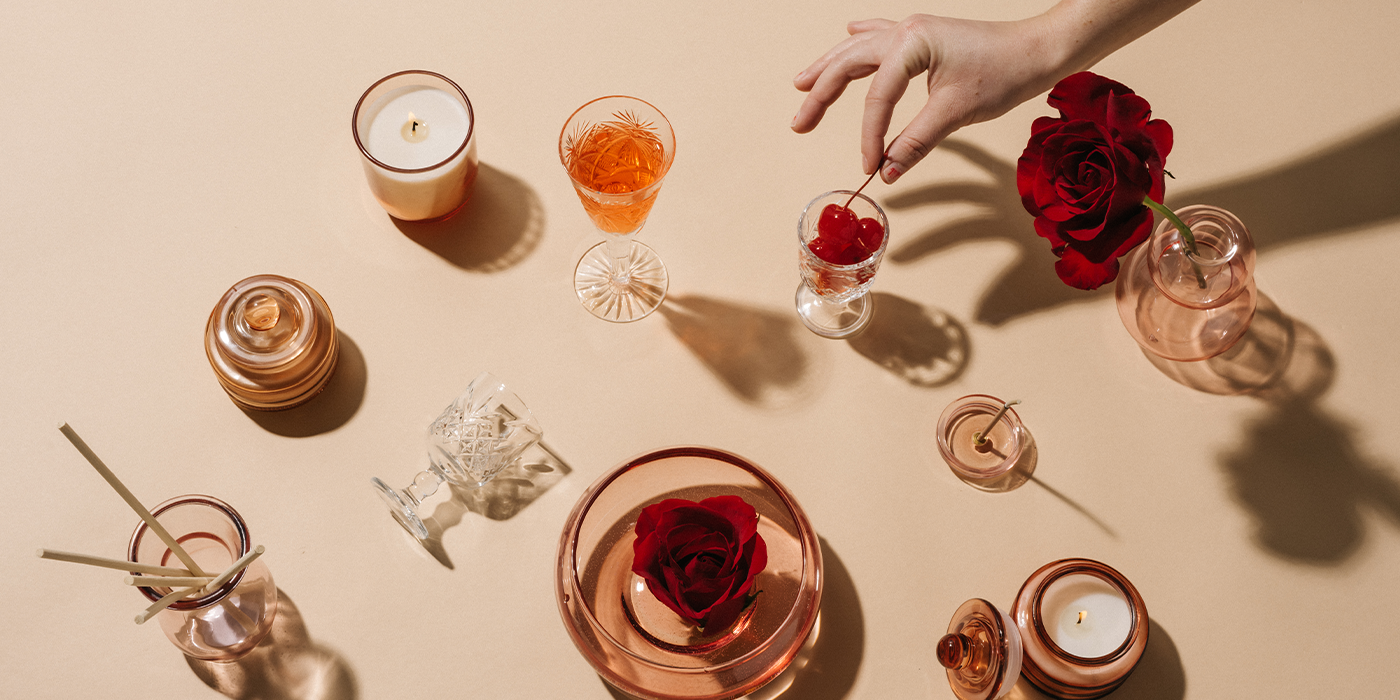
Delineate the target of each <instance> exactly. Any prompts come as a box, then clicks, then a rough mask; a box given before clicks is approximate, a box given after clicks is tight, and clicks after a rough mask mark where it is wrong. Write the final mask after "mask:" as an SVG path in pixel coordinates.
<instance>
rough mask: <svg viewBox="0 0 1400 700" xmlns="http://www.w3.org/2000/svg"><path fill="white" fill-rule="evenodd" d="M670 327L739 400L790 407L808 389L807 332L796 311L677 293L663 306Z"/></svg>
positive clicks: (661, 307) (663, 313) (667, 299)
mask: <svg viewBox="0 0 1400 700" xmlns="http://www.w3.org/2000/svg"><path fill="white" fill-rule="evenodd" d="M657 310H658V311H659V312H660V313H661V316H662V317H664V318H665V319H666V325H667V327H669V328H670V329H671V332H672V333H674V334H675V336H676V338H677V339H679V340H680V341H681V343H682V344H683V345H685V346H686V348H687V349H689V350H690V352H691V353H692V354H694V355H695V357H696V358H697V359H699V360H700V362H701V364H703V365H705V368H706V369H708V370H710V372H711V373H712V374H714V375H715V377H716V378H718V379H719V380H720V382H721V383H722V384H724V386H725V388H727V389H729V391H730V393H732V394H733V395H734V396H736V397H738V398H739V399H741V400H743V401H745V402H747V403H750V404H755V405H779V406H780V405H790V404H794V403H796V402H797V401H798V400H799V399H800V398H802V397H803V396H805V395H806V394H807V393H808V387H807V386H806V384H805V382H804V378H805V377H806V376H807V374H808V373H809V372H808V370H809V369H810V367H811V360H810V359H809V358H808V355H807V353H806V352H805V351H804V350H803V347H802V346H803V342H804V341H806V339H807V336H808V334H807V331H806V329H805V328H802V327H801V326H800V324H799V323H798V322H797V318H796V316H794V315H793V314H792V313H779V312H774V311H770V310H767V309H762V308H758V307H753V306H746V305H743V304H737V303H734V302H730V301H724V300H721V299H714V298H711V297H704V296H698V295H682V294H672V295H670V296H668V297H667V298H666V303H664V304H662V305H661V306H660V307H659V308H658V309H657Z"/></svg>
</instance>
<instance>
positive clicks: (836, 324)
mask: <svg viewBox="0 0 1400 700" xmlns="http://www.w3.org/2000/svg"><path fill="white" fill-rule="evenodd" d="M873 312H874V304H871V303H870V297H869V295H866V294H862V295H860V296H858V297H856V298H854V299H852V300H850V301H848V302H846V303H844V304H838V303H835V302H832V301H830V300H828V299H823V298H822V297H821V295H819V294H817V293H816V292H814V291H812V290H811V288H809V287H808V286H807V285H806V283H802V282H799V283H798V285H797V315H798V317H799V318H801V319H802V324H803V325H805V326H807V329H808V330H810V331H812V332H813V333H816V334H817V335H819V336H821V337H823V338H836V339H840V338H848V337H850V336H853V335H855V334H856V333H859V332H861V331H862V330H864V329H865V326H866V325H867V324H869V323H870V317H871V315H872V314H873Z"/></svg>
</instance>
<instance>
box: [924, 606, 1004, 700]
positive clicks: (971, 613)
mask: <svg viewBox="0 0 1400 700" xmlns="http://www.w3.org/2000/svg"><path fill="white" fill-rule="evenodd" d="M1021 659H1022V650H1021V633H1020V631H1019V630H1017V628H1016V625H1015V624H1014V623H1013V622H1012V621H1011V618H1010V617H1008V616H1007V615H1006V613H1004V612H1001V611H1000V610H997V608H996V606H995V605H992V604H991V603H989V602H987V601H985V600H982V599H981V598H973V599H972V600H969V601H967V602H966V603H963V604H962V605H961V606H959V607H958V610H957V612H955V613H953V619H952V620H951V621H949V623H948V634H946V635H944V636H943V638H942V639H940V640H938V663H939V664H940V665H942V666H943V667H944V668H946V669H948V685H949V686H950V687H951V688H952V689H953V694H954V695H956V696H958V699H959V700H997V699H998V698H1003V697H1006V696H1007V695H1009V694H1010V693H1011V689H1012V688H1013V687H1015V686H1016V680H1017V679H1018V678H1020V677H1021Z"/></svg>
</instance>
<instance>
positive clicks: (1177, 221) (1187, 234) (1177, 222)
mask: <svg viewBox="0 0 1400 700" xmlns="http://www.w3.org/2000/svg"><path fill="white" fill-rule="evenodd" d="M1142 203H1143V204H1146V205H1147V208H1148V209H1151V210H1153V211H1155V212H1157V213H1158V214H1161V215H1162V216H1164V217H1166V219H1167V221H1170V222H1172V225H1173V226H1175V227H1176V230H1177V231H1180V232H1181V240H1182V242H1183V243H1185V244H1186V252H1187V253H1190V254H1189V255H1187V256H1186V257H1187V259H1188V260H1190V261H1191V270H1192V271H1194V272H1195V273H1196V286H1197V287H1199V288H1201V289H1205V288H1206V278H1205V275H1203V274H1201V266H1200V264H1199V263H1197V262H1196V256H1198V255H1200V253H1198V252H1197V251H1196V237H1195V236H1194V235H1192V233H1191V227H1190V226H1187V225H1186V222H1185V221H1182V220H1181V217H1179V216H1177V215H1176V212H1174V211H1172V210H1171V209H1168V208H1167V207H1166V206H1164V205H1162V204H1158V203H1157V202H1154V201H1152V198H1151V197H1143V198H1142Z"/></svg>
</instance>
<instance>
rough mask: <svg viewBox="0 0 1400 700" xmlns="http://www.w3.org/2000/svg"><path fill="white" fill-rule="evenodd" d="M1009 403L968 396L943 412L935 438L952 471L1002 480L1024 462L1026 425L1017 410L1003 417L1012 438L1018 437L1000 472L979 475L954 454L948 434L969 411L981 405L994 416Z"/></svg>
mask: <svg viewBox="0 0 1400 700" xmlns="http://www.w3.org/2000/svg"><path fill="white" fill-rule="evenodd" d="M1005 403H1006V402H1005V401H1002V400H1001V399H999V398H997V397H995V396H991V395H988V394H968V395H967V396H963V397H960V398H958V399H956V400H954V401H953V402H952V403H950V404H948V406H947V408H944V409H943V414H942V415H940V416H939V417H938V427H937V429H936V434H935V436H934V437H935V439H936V440H937V441H938V451H939V453H940V454H942V455H943V461H945V462H947V463H948V466H949V467H952V468H953V470H954V471H956V472H958V473H959V474H963V475H966V476H967V477H969V478H973V479H979V480H986V479H994V478H996V477H998V476H1001V475H1002V474H1005V473H1006V472H1008V471H1010V470H1011V469H1012V468H1014V467H1015V466H1016V462H1017V460H1019V459H1021V452H1022V451H1024V449H1025V439H1024V438H1023V437H1022V434H1023V433H1024V432H1025V425H1024V424H1023V423H1022V422H1021V416H1020V415H1018V414H1017V413H1016V409H1014V408H1011V407H1010V406H1008V407H1007V408H1006V415H1004V416H1002V417H1001V419H1002V420H1003V421H1006V422H1007V424H1008V425H1010V426H1011V429H1012V434H1013V435H1015V436H1016V448H1015V449H1014V450H1012V451H1011V452H1010V453H1008V454H1007V455H1006V459H1004V460H1002V462H1001V465H1000V466H998V467H997V468H996V469H993V470H988V471H977V470H975V469H971V468H969V467H967V465H965V464H963V462H962V460H960V459H958V458H957V455H956V454H955V453H954V452H953V446H952V445H951V444H949V443H948V432H949V430H950V429H951V428H952V422H953V419H954V418H956V417H958V416H960V415H963V414H964V413H967V412H968V411H969V409H971V408H972V407H974V406H977V405H983V406H984V407H985V408H987V409H989V415H993V414H995V413H996V412H997V411H999V410H1001V407H1002V405H1003V404H1005Z"/></svg>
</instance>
